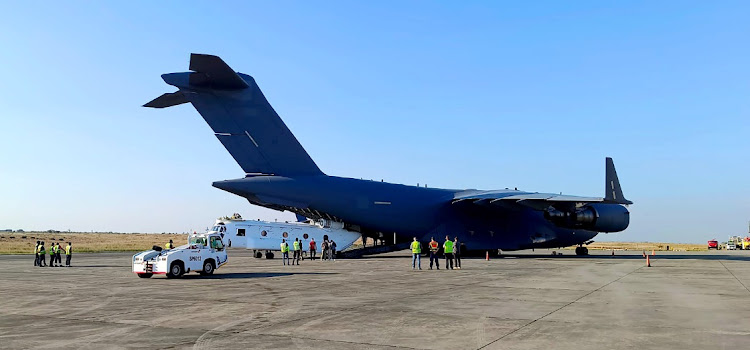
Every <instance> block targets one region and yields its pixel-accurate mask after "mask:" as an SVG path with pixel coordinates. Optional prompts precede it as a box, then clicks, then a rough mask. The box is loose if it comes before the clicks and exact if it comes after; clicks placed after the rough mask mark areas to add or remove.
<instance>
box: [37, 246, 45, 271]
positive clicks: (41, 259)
mask: <svg viewBox="0 0 750 350" xmlns="http://www.w3.org/2000/svg"><path fill="white" fill-rule="evenodd" d="M37 254H39V267H44V266H47V263H46V262H45V259H44V254H47V252H46V251H45V250H44V241H42V242H40V243H39V251H38V252H37Z"/></svg>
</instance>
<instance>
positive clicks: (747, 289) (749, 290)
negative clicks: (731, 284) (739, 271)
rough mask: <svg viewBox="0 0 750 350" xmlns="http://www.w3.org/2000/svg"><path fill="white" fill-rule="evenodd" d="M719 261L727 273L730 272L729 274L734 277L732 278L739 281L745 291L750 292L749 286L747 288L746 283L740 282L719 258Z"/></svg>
mask: <svg viewBox="0 0 750 350" xmlns="http://www.w3.org/2000/svg"><path fill="white" fill-rule="evenodd" d="M719 263H720V264H721V266H724V269H726V270H727V272H729V274H730V275H732V277H734V279H736V280H737V282H739V283H740V284H741V285H742V286H743V287H745V290H746V291H747V292H748V293H750V288H747V286H746V285H745V284H744V283H742V281H740V279H739V278H737V276H735V275H734V272H732V270H730V269H728V268H727V265H724V262H723V261H721V260H719Z"/></svg>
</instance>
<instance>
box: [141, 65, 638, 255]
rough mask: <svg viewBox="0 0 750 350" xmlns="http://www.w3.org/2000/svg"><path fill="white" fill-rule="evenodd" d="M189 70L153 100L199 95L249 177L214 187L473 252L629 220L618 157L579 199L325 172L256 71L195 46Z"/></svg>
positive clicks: (606, 228)
mask: <svg viewBox="0 0 750 350" xmlns="http://www.w3.org/2000/svg"><path fill="white" fill-rule="evenodd" d="M189 69H190V72H184V73H169V74H164V75H162V79H164V81H165V82H166V83H167V84H169V85H172V86H174V87H176V88H177V89H178V90H177V91H176V92H172V93H165V94H163V95H161V96H159V97H157V98H156V99H154V100H152V101H150V102H148V103H146V104H145V105H144V106H145V107H154V108H165V107H170V106H175V105H179V104H183V103H188V102H189V103H191V104H192V105H193V107H195V109H196V110H197V111H198V113H200V115H201V116H202V117H203V119H205V121H206V122H207V123H208V125H209V126H210V127H211V129H212V130H213V132H214V135H215V136H216V138H218V139H219V141H220V142H221V143H222V144H223V145H224V147H225V148H226V149H227V151H229V153H230V154H231V155H232V157H234V159H235V160H236V161H237V163H238V164H239V166H240V167H241V168H242V170H244V172H245V176H244V177H242V178H238V179H234V180H224V181H216V182H214V183H213V186H214V187H217V188H220V189H222V190H224V191H227V192H230V193H233V194H236V195H238V196H242V197H244V198H246V199H247V200H248V201H249V202H250V203H251V204H254V205H259V206H262V207H266V208H271V209H275V210H279V211H285V210H287V211H290V212H293V213H296V214H297V215H298V216H304V217H307V218H310V219H313V220H328V221H329V222H338V223H343V225H344V227H345V228H346V229H347V230H351V231H356V232H360V233H361V234H362V235H364V236H367V237H375V238H378V237H384V236H385V237H387V238H388V239H389V240H390V235H393V237H394V238H393V239H394V240H395V242H394V243H403V242H409V241H411V240H412V237H417V238H418V239H419V240H420V241H422V242H427V241H429V240H430V237H435V238H436V239H437V240H438V241H441V240H442V238H443V237H445V236H446V235H450V236H451V237H453V236H456V235H457V236H459V237H460V240H461V241H463V243H464V247H465V248H466V249H468V250H475V251H497V250H520V249H531V248H555V247H566V246H573V245H578V248H577V249H576V253H577V254H579V255H583V254H587V252H588V249H586V247H584V246H583V245H585V244H588V243H590V242H592V239H593V238H594V236H596V235H597V234H598V233H599V232H618V231H623V230H625V229H626V228H627V227H628V224H629V222H630V213H629V211H628V209H627V207H626V206H627V205H629V204H632V202H631V201H629V200H627V199H625V197H624V196H623V194H622V189H621V187H620V182H619V180H618V178H617V173H616V172H615V166H614V163H613V162H612V159H611V158H606V161H605V169H606V174H605V194H604V197H603V198H600V197H579V196H569V195H561V194H554V193H538V192H529V191H521V190H516V189H513V190H510V189H503V190H489V191H486V190H474V189H468V190H458V189H440V188H427V187H422V186H408V185H401V184H393V183H387V182H382V181H370V180H361V179H353V178H346V177H338V176H330V175H326V174H325V173H323V171H321V170H320V169H319V168H318V166H317V165H316V164H315V162H314V161H313V160H312V158H310V156H309V155H308V154H307V152H306V151H305V149H304V148H302V145H300V143H299V142H298V141H297V139H296V138H295V137H294V135H292V133H291V131H290V130H289V129H288V128H287V126H286V124H284V122H283V121H282V120H281V118H280V117H279V115H278V114H276V112H275V111H274V109H273V107H271V105H270V104H269V102H268V101H267V100H266V98H265V96H264V95H263V93H262V92H261V90H260V88H259V87H258V84H257V83H256V82H255V79H253V77H251V76H249V75H246V74H242V73H238V72H235V71H234V70H233V69H232V68H230V67H229V66H228V65H227V64H226V63H225V62H224V61H223V60H222V59H221V58H219V57H217V56H212V55H204V54H192V55H191V57H190V67H189Z"/></svg>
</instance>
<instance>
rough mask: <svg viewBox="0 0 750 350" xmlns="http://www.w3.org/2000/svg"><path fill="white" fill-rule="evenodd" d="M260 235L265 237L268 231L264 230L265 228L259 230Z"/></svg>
mask: <svg viewBox="0 0 750 350" xmlns="http://www.w3.org/2000/svg"><path fill="white" fill-rule="evenodd" d="M260 235H261V236H263V237H265V236H266V235H268V232H266V230H263V231H260Z"/></svg>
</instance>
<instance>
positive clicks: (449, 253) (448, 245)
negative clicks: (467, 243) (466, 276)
mask: <svg viewBox="0 0 750 350" xmlns="http://www.w3.org/2000/svg"><path fill="white" fill-rule="evenodd" d="M443 254H445V269H446V270H453V241H451V239H450V237H448V236H445V243H443Z"/></svg>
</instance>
